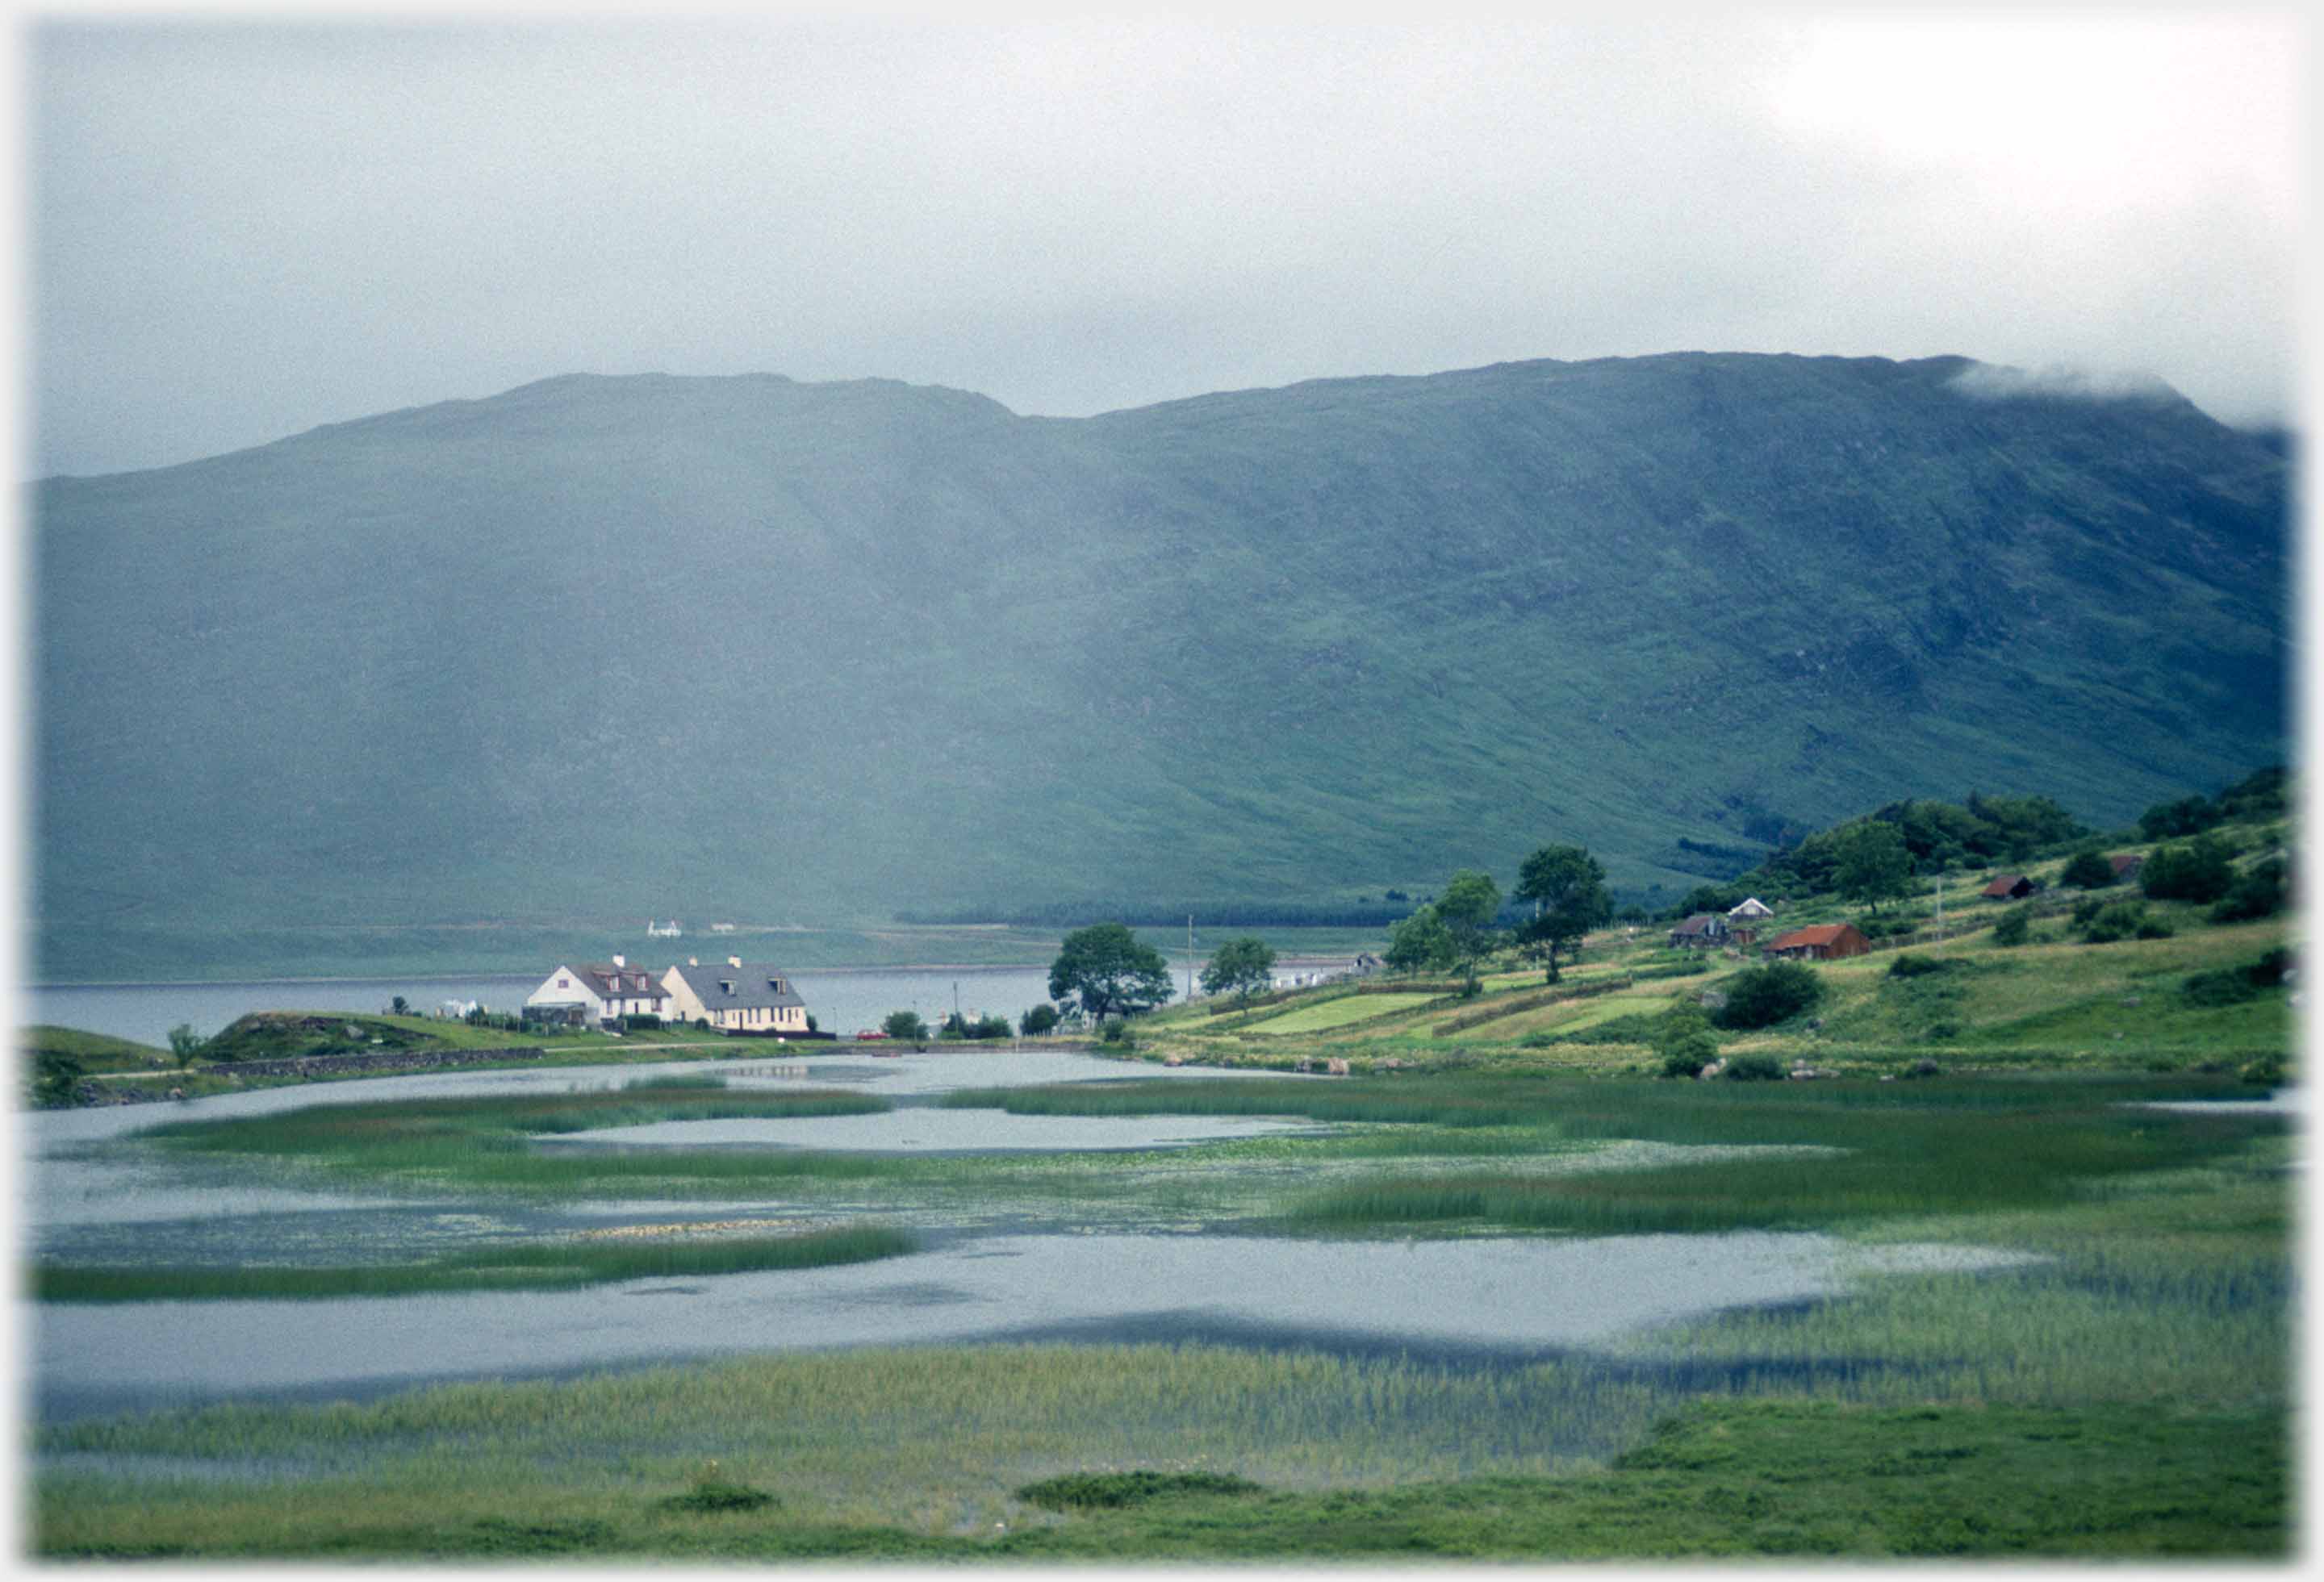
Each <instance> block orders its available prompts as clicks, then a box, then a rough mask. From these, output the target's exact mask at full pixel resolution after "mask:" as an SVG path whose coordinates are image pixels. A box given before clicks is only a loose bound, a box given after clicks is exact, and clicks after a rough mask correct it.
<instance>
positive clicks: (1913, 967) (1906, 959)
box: [1888, 951, 1953, 978]
mask: <svg viewBox="0 0 2324 1582" xmlns="http://www.w3.org/2000/svg"><path fill="white" fill-rule="evenodd" d="M1952 966H1953V963H1952V962H1950V961H1938V960H1936V959H1934V958H1933V957H1930V956H1916V955H1914V954H1913V952H1910V951H1898V952H1896V955H1895V959H1894V960H1893V961H1890V962H1889V963H1888V976H1889V977H1891V978H1926V977H1927V976H1929V974H1931V973H1932V972H1949V971H1950V970H1952Z"/></svg>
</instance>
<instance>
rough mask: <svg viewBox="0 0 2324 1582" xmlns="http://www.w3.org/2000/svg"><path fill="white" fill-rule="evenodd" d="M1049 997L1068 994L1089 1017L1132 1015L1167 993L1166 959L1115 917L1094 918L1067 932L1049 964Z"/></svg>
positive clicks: (1062, 1000) (1061, 998)
mask: <svg viewBox="0 0 2324 1582" xmlns="http://www.w3.org/2000/svg"><path fill="white" fill-rule="evenodd" d="M1049 998H1052V999H1054V1000H1056V1001H1057V1002H1058V1003H1059V1004H1060V1005H1062V1004H1064V1003H1065V1001H1066V1000H1068V999H1070V1000H1072V1001H1073V1002H1074V1004H1076V1005H1078V1006H1080V1007H1081V1011H1082V1015H1084V1016H1087V1017H1088V1018H1089V1019H1090V1020H1091V1021H1093V1022H1102V1021H1103V1020H1104V1019H1105V1018H1106V1017H1108V1016H1136V1015H1137V1014H1138V1013H1139V1012H1140V1011H1149V1010H1152V1009H1153V1008H1154V1007H1156V1006H1158V1005H1160V1004H1161V1003H1162V1002H1163V1001H1164V1000H1166V999H1168V998H1170V963H1169V962H1167V961H1164V960H1163V959H1162V952H1159V951H1157V950H1156V949H1155V948H1154V947H1153V946H1152V945H1148V944H1141V943H1139V941H1138V936H1137V935H1135V934H1131V933H1130V930H1129V928H1128V927H1126V926H1125V925H1124V924H1119V923H1093V924H1090V925H1089V926H1088V927H1087V928H1077V929H1075V930H1074V932H1073V933H1071V934H1067V935H1065V943H1064V946H1063V948H1062V949H1060V950H1059V951H1058V952H1057V959H1056V961H1054V962H1052V963H1051V964H1050V967H1049Z"/></svg>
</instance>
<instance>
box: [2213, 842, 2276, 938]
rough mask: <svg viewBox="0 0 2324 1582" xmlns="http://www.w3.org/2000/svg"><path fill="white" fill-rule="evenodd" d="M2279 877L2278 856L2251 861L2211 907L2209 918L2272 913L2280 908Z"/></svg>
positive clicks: (2230, 918)
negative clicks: (2247, 867)
mask: <svg viewBox="0 0 2324 1582" xmlns="http://www.w3.org/2000/svg"><path fill="white" fill-rule="evenodd" d="M2283 878H2284V876H2283V859H2282V858H2281V857H2271V858H2269V859H2267V860H2265V861H2264V862H2256V863H2254V864H2253V865H2252V866H2251V867H2250V868H2249V869H2246V871H2245V872H2244V873H2242V874H2241V875H2239V876H2237V878H2236V881H2235V884H2234V886H2233V887H2232V888H2230V889H2229V890H2228V891H2227V895H2226V897H2224V898H2222V899H2221V900H2220V902H2219V904H2218V906H2214V907H2212V908H2211V921H2212V922H2214V923H2244V922H2248V921H2250V920H2251V919H2253V918H2255V917H2273V916H2274V915H2276V914H2277V913H2279V912H2281V911H2282V910H2283V903H2284V899H2285V891H2284V882H2283Z"/></svg>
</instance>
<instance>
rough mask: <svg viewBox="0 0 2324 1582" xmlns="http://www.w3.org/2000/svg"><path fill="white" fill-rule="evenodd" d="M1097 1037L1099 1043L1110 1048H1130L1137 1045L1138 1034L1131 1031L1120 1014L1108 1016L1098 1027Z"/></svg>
mask: <svg viewBox="0 0 2324 1582" xmlns="http://www.w3.org/2000/svg"><path fill="white" fill-rule="evenodd" d="M1097 1039H1098V1042H1099V1043H1100V1044H1105V1045H1107V1046H1108V1047H1109V1048H1112V1049H1121V1050H1130V1049H1135V1048H1137V1047H1138V1035H1137V1034H1135V1033H1133V1032H1131V1031H1130V1024H1129V1023H1128V1022H1126V1021H1124V1020H1122V1018H1120V1016H1114V1017H1111V1018H1110V1019H1109V1020H1107V1021H1106V1023H1105V1024H1104V1025H1103V1026H1101V1027H1099V1028H1098V1031H1097Z"/></svg>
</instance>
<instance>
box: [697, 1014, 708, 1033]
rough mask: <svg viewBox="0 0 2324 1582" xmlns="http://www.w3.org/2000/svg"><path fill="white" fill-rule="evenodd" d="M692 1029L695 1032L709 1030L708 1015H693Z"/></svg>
mask: <svg viewBox="0 0 2324 1582" xmlns="http://www.w3.org/2000/svg"><path fill="white" fill-rule="evenodd" d="M694 1030H695V1031H696V1032H697V1033H707V1032H709V1031H710V1018H709V1017H707V1016H696V1017H695V1018H694Z"/></svg>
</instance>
